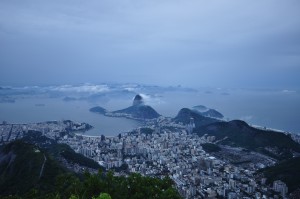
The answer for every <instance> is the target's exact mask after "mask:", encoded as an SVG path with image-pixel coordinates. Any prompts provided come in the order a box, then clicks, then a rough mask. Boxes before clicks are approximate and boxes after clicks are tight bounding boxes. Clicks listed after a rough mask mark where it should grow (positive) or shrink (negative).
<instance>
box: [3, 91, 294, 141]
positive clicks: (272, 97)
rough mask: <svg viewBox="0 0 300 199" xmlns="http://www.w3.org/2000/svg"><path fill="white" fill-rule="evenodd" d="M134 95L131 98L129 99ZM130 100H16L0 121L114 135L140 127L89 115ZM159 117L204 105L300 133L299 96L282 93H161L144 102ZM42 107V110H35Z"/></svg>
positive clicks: (230, 116)
mask: <svg viewBox="0 0 300 199" xmlns="http://www.w3.org/2000/svg"><path fill="white" fill-rule="evenodd" d="M133 97H134V95H133V96H132V98H133ZM132 98H128V99H124V98H123V99H118V98H115V99H111V100H109V101H107V102H103V101H102V102H93V103H90V102H87V101H72V102H65V101H63V100H62V99H59V98H52V99H51V98H26V99H17V101H16V103H0V121H3V120H5V121H8V122H11V123H29V122H43V121H49V120H62V119H70V120H74V121H79V122H87V123H89V124H91V125H92V126H94V127H95V128H94V129H92V130H90V131H88V132H86V134H88V135H101V134H103V135H107V136H110V135H117V134H118V133H120V132H124V131H128V130H131V129H134V128H137V127H138V126H140V124H139V123H138V122H137V121H134V120H129V119H125V118H111V117H105V116H102V115H100V114H96V113H91V112H89V109H90V108H91V107H94V106H96V105H99V106H102V107H104V108H107V109H108V110H110V111H113V110H118V109H121V108H126V107H128V106H130V105H131V103H132ZM145 101H146V103H147V104H149V105H151V106H153V107H154V108H155V109H156V110H157V111H158V112H159V113H160V114H162V115H164V116H171V117H174V116H176V114H177V113H178V111H179V110H180V108H183V107H187V108H191V107H193V106H196V105H205V106H207V107H209V108H214V109H216V110H218V111H220V112H221V113H222V114H223V115H224V116H225V118H226V119H228V120H232V119H242V120H245V121H246V122H248V123H250V124H255V125H260V126H265V127H270V128H274V129H280V130H284V131H289V132H294V133H299V132H300V95H299V93H298V92H290V91H282V92H273V91H270V92H269V91H264V92H262V91H260V92H257V91H242V90H230V91H228V92H224V91H222V92H221V91H218V90H213V91H209V92H207V91H204V90H203V91H198V92H164V93H160V94H158V95H154V96H153V95H152V97H149V98H147V99H145ZM37 104H44V106H37Z"/></svg>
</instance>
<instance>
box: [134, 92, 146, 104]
mask: <svg viewBox="0 0 300 199" xmlns="http://www.w3.org/2000/svg"><path fill="white" fill-rule="evenodd" d="M143 104H144V100H143V97H142V96H141V95H139V94H138V95H136V96H135V97H134V100H133V103H132V105H133V106H138V105H143Z"/></svg>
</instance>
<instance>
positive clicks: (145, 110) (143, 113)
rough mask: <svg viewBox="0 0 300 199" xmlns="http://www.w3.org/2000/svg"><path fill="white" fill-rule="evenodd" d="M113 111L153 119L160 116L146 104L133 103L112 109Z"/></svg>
mask: <svg viewBox="0 0 300 199" xmlns="http://www.w3.org/2000/svg"><path fill="white" fill-rule="evenodd" d="M113 113H121V114H129V115H131V116H132V117H133V118H138V119H154V118H158V117H159V116H160V115H159V114H158V113H157V112H156V111H155V110H154V109H153V108H152V107H151V106H148V105H133V106H130V107H128V108H125V109H122V110H118V111H114V112H113Z"/></svg>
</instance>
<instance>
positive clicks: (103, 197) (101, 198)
mask: <svg viewBox="0 0 300 199" xmlns="http://www.w3.org/2000/svg"><path fill="white" fill-rule="evenodd" d="M92 199H111V197H110V195H109V194H108V193H101V194H100V195H99V196H98V197H97V198H95V197H93V198H92Z"/></svg>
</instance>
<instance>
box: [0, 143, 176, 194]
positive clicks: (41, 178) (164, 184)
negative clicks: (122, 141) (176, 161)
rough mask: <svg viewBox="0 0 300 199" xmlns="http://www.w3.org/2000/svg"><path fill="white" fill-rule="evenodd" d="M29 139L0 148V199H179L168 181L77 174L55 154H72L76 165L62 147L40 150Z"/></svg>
mask: <svg viewBox="0 0 300 199" xmlns="http://www.w3.org/2000/svg"><path fill="white" fill-rule="evenodd" d="M28 139H29V138H28V137H27V140H26V141H25V140H19V141H14V142H11V143H9V144H7V145H4V146H1V148H0V198H10V199H12V198H24V199H27V198H28V199H29V198H30V199H34V198H49V199H50V198H55V199H69V198H72V199H79V198H80V199H85V198H86V199H92V198H93V197H95V198H96V197H97V196H99V195H100V194H101V193H108V194H109V195H110V196H111V197H112V198H114V199H118V198H120V199H121V198H122V199H126V198H136V199H139V198H140V199H144V198H158V199H159V198H161V199H164V198H166V199H171V198H175V199H176V198H180V195H179V194H178V192H177V191H176V189H175V188H174V187H173V182H172V180H171V179H170V178H164V179H159V178H152V177H143V176H141V175H140V174H130V175H129V176H128V177H124V176H120V177H118V176H114V175H113V173H112V172H111V171H109V172H105V173H104V172H102V169H101V168H100V167H98V168H100V169H99V172H98V173H96V174H91V173H88V172H85V173H84V175H82V174H76V173H74V172H72V171H71V170H69V169H67V168H66V167H64V165H63V164H61V162H59V161H57V159H56V157H55V156H56V155H57V154H60V155H63V156H65V157H68V156H69V155H66V153H67V154H68V153H71V155H70V156H71V158H69V159H71V160H73V159H74V161H78V160H77V159H78V157H73V155H72V153H73V152H72V151H70V150H69V149H68V148H67V147H66V146H65V145H59V144H57V145H55V144H53V143H52V144H51V143H48V144H49V145H47V146H46V145H45V143H44V145H43V148H41V147H39V146H38V145H34V144H30V143H28ZM31 139H32V138H31ZM40 139H45V138H44V137H40ZM50 146H52V147H53V148H51V147H50ZM47 147H50V148H51V150H50V149H49V148H47ZM78 155H80V154H78ZM79 159H80V158H79ZM85 161H86V160H84V162H85ZM85 164H86V163H85Z"/></svg>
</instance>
